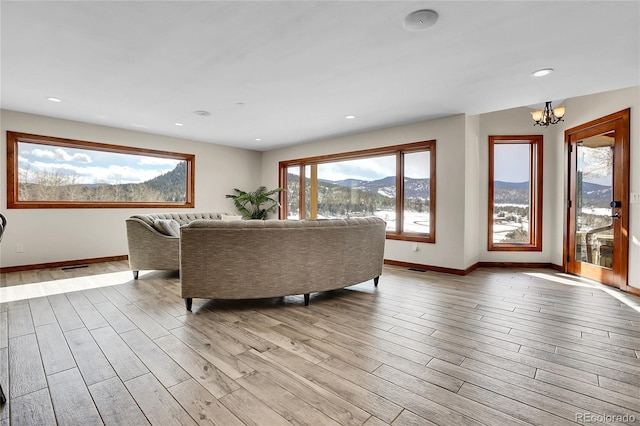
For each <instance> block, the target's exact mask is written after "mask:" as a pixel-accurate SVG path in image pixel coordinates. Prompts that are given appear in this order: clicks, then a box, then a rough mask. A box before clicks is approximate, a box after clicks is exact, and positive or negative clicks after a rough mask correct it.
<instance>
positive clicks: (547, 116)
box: [531, 101, 565, 126]
mask: <svg viewBox="0 0 640 426" xmlns="http://www.w3.org/2000/svg"><path fill="white" fill-rule="evenodd" d="M564 112H565V111H564V105H560V106H557V107H555V108H553V107H552V106H551V101H547V102H546V103H545V105H544V109H538V110H536V111H533V112H532V113H531V118H533V121H535V123H534V124H533V125H534V126H548V125H549V124H557V123H559V122H561V121H564V120H563V119H562V118H563V117H564Z"/></svg>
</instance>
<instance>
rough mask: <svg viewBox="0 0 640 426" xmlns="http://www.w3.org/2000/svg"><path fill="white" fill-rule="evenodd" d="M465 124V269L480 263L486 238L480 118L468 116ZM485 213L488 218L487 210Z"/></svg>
mask: <svg viewBox="0 0 640 426" xmlns="http://www.w3.org/2000/svg"><path fill="white" fill-rule="evenodd" d="M465 124H466V130H465V139H466V140H465V161H464V170H465V197H464V200H465V208H464V267H465V268H468V267H470V266H473V265H475V264H476V263H478V262H479V260H480V249H479V247H480V245H481V244H482V242H483V241H486V237H484V235H483V234H481V233H480V222H481V220H482V217H483V215H482V212H483V210H481V209H480V206H481V205H482V204H481V202H480V200H482V199H483V195H484V193H483V192H482V190H481V188H480V187H479V183H480V171H481V170H484V169H483V168H482V166H481V164H480V144H481V143H482V141H481V140H480V116H478V115H473V116H467V118H466V123H465ZM484 198H486V195H485V196H484ZM484 212H485V213H484V215H485V217H486V209H485V210H484Z"/></svg>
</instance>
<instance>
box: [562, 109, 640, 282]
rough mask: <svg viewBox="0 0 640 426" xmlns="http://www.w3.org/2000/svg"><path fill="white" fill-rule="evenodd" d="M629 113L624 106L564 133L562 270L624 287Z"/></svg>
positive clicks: (626, 249)
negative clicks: (565, 193) (566, 153)
mask: <svg viewBox="0 0 640 426" xmlns="http://www.w3.org/2000/svg"><path fill="white" fill-rule="evenodd" d="M629 116H630V110H629V109H626V110H624V111H620V112H617V113H614V114H611V115H608V116H606V117H602V118H599V119H597V120H594V121H591V122H589V123H585V124H583V125H580V126H577V127H574V128H572V129H568V130H566V131H565V143H566V144H567V145H568V150H569V158H568V160H569V161H568V167H567V183H568V203H567V226H566V230H567V234H566V236H565V270H566V271H567V272H569V273H571V274H576V275H580V276H584V277H586V278H590V279H593V280H596V281H598V282H601V283H603V284H608V285H611V286H615V287H618V288H620V289H621V290H626V289H627V270H628V262H629V259H628V254H629V236H628V229H629V174H630V173H629V165H630V162H629V161H630V157H629V145H630V143H629V135H630V133H629Z"/></svg>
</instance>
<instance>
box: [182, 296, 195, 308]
mask: <svg viewBox="0 0 640 426" xmlns="http://www.w3.org/2000/svg"><path fill="white" fill-rule="evenodd" d="M192 303H193V299H192V298H191V297H187V298H186V299H184V305H185V306H186V307H187V311H189V312H191V304H192Z"/></svg>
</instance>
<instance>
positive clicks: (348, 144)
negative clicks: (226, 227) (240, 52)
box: [261, 115, 466, 269]
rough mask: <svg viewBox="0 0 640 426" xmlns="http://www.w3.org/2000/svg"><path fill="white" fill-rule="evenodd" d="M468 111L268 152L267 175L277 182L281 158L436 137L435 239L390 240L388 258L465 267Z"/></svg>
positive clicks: (265, 157)
mask: <svg viewBox="0 0 640 426" xmlns="http://www.w3.org/2000/svg"><path fill="white" fill-rule="evenodd" d="M465 121H466V120H465V116H464V115H456V116H451V117H446V118H441V119H436V120H429V121H423V122H419V123H413V124H407V125H403V126H396V127H390V128H387V129H382V130H376V131H371V132H366V133H359V134H354V135H350V136H344V137H339V138H333V139H327V140H323V141H319V142H313V143H309V144H304V145H298V146H294V147H290V148H283V149H278V150H273V151H268V152H264V153H263V156H262V179H261V181H262V182H264V183H265V185H267V186H268V187H269V188H271V187H277V186H278V162H279V161H284V160H293V159H297V158H304V157H313V156H318V155H327V154H335V153H340V152H346V151H357V150H362V149H369V148H378V147H383V146H389V145H398V144H404V143H411V142H418V141H424V140H432V139H435V140H436V173H437V178H436V243H435V244H426V243H420V244H419V251H417V252H415V251H413V246H414V243H409V242H405V241H397V240H387V243H386V247H385V259H390V260H397V261H402V262H410V263H417V264H422V265H436V266H440V267H444V268H452V269H464V267H465V261H464V229H465V227H464V222H465V209H464V200H465V167H464V164H463V163H462V161H464V158H465V143H466V141H465Z"/></svg>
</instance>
